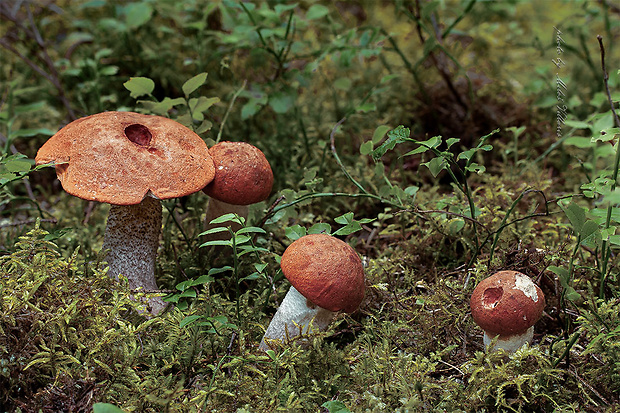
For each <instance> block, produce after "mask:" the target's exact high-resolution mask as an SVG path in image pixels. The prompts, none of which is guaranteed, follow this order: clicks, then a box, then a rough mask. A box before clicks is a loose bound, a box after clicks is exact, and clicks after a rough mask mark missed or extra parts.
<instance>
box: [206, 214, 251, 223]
mask: <svg viewBox="0 0 620 413" xmlns="http://www.w3.org/2000/svg"><path fill="white" fill-rule="evenodd" d="M224 222H234V223H238V224H242V225H243V224H244V223H245V219H243V217H240V216H239V215H237V214H233V213H231V214H224V215H222V216H220V217H217V218H215V219H213V220H211V224H222V223H224Z"/></svg>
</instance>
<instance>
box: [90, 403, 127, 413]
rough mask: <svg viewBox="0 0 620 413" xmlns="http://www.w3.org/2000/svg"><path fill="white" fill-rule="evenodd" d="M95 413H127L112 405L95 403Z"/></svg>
mask: <svg viewBox="0 0 620 413" xmlns="http://www.w3.org/2000/svg"><path fill="white" fill-rule="evenodd" d="M93 413H125V412H124V411H123V410H121V409H119V408H118V407H116V406H114V405H113V404H110V403H95V404H93Z"/></svg>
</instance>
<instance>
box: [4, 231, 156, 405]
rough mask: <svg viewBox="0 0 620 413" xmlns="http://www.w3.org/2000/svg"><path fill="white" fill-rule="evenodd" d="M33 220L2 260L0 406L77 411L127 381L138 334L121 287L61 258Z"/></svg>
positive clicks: (73, 260) (132, 305)
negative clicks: (130, 317)
mask: <svg viewBox="0 0 620 413" xmlns="http://www.w3.org/2000/svg"><path fill="white" fill-rule="evenodd" d="M48 235H49V234H48V233H47V232H46V231H44V230H42V229H40V228H39V226H38V224H37V226H36V227H35V228H34V229H33V230H32V231H30V232H28V233H27V234H26V235H25V236H22V237H20V240H19V242H18V243H17V244H16V250H15V252H14V253H12V254H11V255H7V256H4V257H2V258H0V295H1V300H0V317H1V319H0V320H1V321H0V365H1V366H2V367H1V370H0V404H2V405H3V406H4V410H6V411H12V410H13V409H14V408H15V407H20V408H21V409H22V411H39V410H42V411H78V410H82V409H85V408H87V407H89V406H90V404H91V403H92V401H93V400H96V399H98V398H99V397H100V396H101V395H102V394H104V393H106V392H107V391H109V389H110V388H119V390H120V388H123V389H124V390H125V389H126V387H128V386H131V384H130V383H131V382H132V380H133V379H134V378H135V371H134V368H135V365H134V362H135V359H136V358H137V356H138V354H139V353H140V352H141V348H140V344H139V340H138V338H139V335H140V333H141V332H144V331H145V330H148V328H149V327H148V326H149V324H150V323H151V322H152V321H151V322H145V323H142V324H140V325H139V326H135V325H133V324H132V323H131V322H130V321H128V319H127V316H128V315H129V313H130V312H129V310H130V309H136V308H139V307H140V304H139V303H137V302H135V301H132V300H131V299H129V295H128V291H127V289H126V286H124V285H123V284H119V283H116V282H113V281H112V280H111V279H110V278H109V277H107V276H106V274H105V271H102V270H101V269H100V268H98V267H95V268H93V269H92V271H87V269H86V264H85V263H84V262H79V258H78V253H77V251H76V252H75V253H74V254H73V255H72V256H71V258H70V259H69V260H65V259H62V258H61V256H60V254H59V253H58V251H57V247H56V245H54V244H53V243H52V242H50V241H48V240H47V238H48Z"/></svg>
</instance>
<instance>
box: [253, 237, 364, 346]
mask: <svg viewBox="0 0 620 413" xmlns="http://www.w3.org/2000/svg"><path fill="white" fill-rule="evenodd" d="M280 267H281V268H282V273H284V276H285V277H286V278H287V279H288V280H289V281H290V283H291V288H290V289H289V291H288V293H287V294H286V296H285V297H284V300H283V301H282V303H281V304H280V307H279V308H278V311H277V312H276V314H275V315H274V317H273V319H272V320H271V323H270V324H269V327H268V328H267V330H266V331H265V335H264V337H263V339H262V341H261V343H260V346H259V349H260V350H263V351H265V350H268V349H269V345H270V342H271V341H275V340H281V341H284V342H286V341H287V340H290V339H292V338H295V337H297V336H299V335H301V334H305V333H307V332H308V330H309V329H310V324H311V323H312V325H313V326H314V327H315V328H317V329H318V330H325V329H327V326H328V325H329V323H330V322H331V321H332V319H333V318H334V316H335V315H336V313H337V312H338V311H345V312H347V313H352V312H354V311H355V310H356V309H357V308H358V307H359V305H360V303H361V302H362V299H363V298H364V289H365V286H364V268H363V266H362V261H361V260H360V258H359V256H358V255H357V253H356V252H355V250H354V249H353V248H351V246H350V245H349V244H347V243H345V242H344V241H341V240H339V239H338V238H335V237H333V236H331V235H326V234H312V235H305V236H303V237H301V238H299V239H297V240H296V241H294V242H293V243H292V244H291V245H289V247H288V248H287V249H286V250H285V251H284V254H283V255H282V259H281V261H280Z"/></svg>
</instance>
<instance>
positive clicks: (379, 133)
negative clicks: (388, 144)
mask: <svg viewBox="0 0 620 413" xmlns="http://www.w3.org/2000/svg"><path fill="white" fill-rule="evenodd" d="M390 129H392V128H390V127H389V126H388V125H381V126H378V127H377V129H375V131H374V133H373V134H372V143H373V144H377V143H379V142H381V141H382V140H383V138H384V137H385V134H386V133H388V131H389V130H390Z"/></svg>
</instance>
